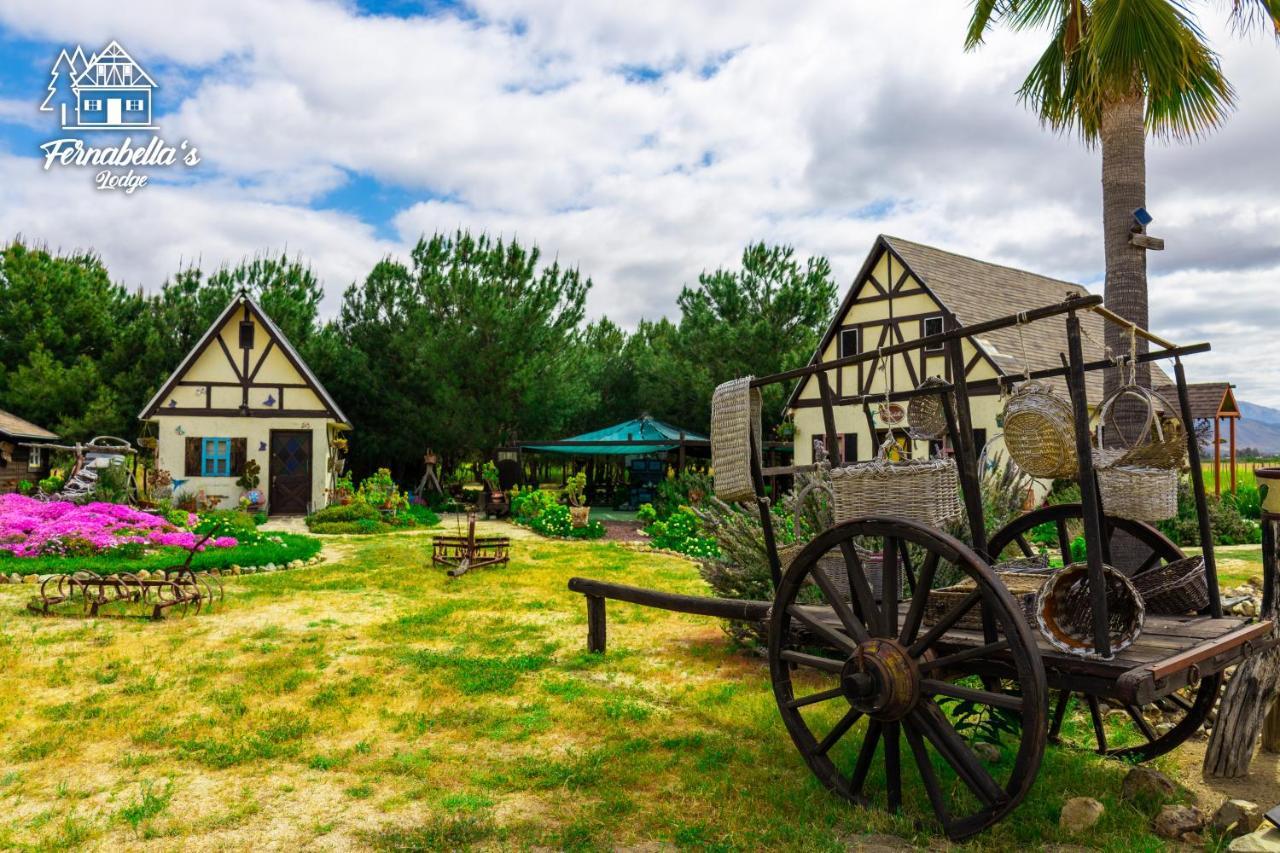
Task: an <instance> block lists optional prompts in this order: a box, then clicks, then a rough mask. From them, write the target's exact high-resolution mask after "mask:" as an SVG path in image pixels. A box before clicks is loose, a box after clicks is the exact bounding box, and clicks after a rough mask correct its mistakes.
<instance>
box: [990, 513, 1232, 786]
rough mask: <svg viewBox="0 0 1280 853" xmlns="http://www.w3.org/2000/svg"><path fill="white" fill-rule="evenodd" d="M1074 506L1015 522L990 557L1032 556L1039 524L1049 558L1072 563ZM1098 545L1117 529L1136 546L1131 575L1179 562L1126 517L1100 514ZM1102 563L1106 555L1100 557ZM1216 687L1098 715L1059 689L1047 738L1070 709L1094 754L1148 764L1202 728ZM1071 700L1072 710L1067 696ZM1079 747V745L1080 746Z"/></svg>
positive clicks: (1163, 541)
mask: <svg viewBox="0 0 1280 853" xmlns="http://www.w3.org/2000/svg"><path fill="white" fill-rule="evenodd" d="M1082 519H1083V512H1082V510H1081V508H1080V504H1060V505H1058V506H1050V507H1045V508H1044V509H1039V510H1036V511H1035V512H1031V513H1027V514H1026V515H1023V516H1020V517H1019V518H1015V519H1014V520H1013V521H1011V522H1009V524H1007V525H1005V527H1004V528H1002V529H1001V530H999V531H998V532H997V533H996V534H995V535H994V536H992V537H991V553H992V554H994V555H996V559H997V560H999V559H1001V558H1002V557H1003V558H1008V557H1010V556H1013V557H1019V556H1022V557H1030V556H1033V555H1034V554H1035V553H1036V547H1035V546H1036V544H1037V543H1036V541H1035V539H1036V538H1037V537H1036V536H1035V532H1036V529H1037V528H1041V527H1042V525H1043V526H1044V528H1043V532H1051V534H1052V535H1051V536H1049V537H1044V536H1041V537H1038V538H1041V539H1043V538H1050V539H1052V540H1053V542H1052V544H1047V548H1048V551H1049V554H1050V555H1054V554H1056V555H1057V556H1058V557H1060V558H1061V559H1062V561H1063V565H1066V564H1067V563H1070V562H1072V560H1071V540H1072V538H1073V533H1074V531H1078V530H1079V529H1080V527H1081V525H1082ZM1103 527H1104V534H1105V535H1104V536H1103V537H1102V541H1103V543H1104V547H1105V546H1106V544H1107V543H1109V542H1110V541H1111V534H1112V533H1113V532H1114V531H1116V530H1120V531H1123V532H1125V533H1127V534H1129V536H1131V537H1132V538H1133V539H1134V540H1136V541H1137V543H1138V549H1139V550H1138V552H1137V554H1138V557H1139V558H1140V559H1141V562H1140V563H1139V564H1138V568H1137V569H1135V570H1134V572H1133V574H1138V573H1140V572H1144V571H1147V570H1149V569H1153V568H1156V567H1158V566H1162V565H1164V564H1166V563H1172V562H1174V561H1176V560H1181V559H1182V558H1183V557H1184V556H1185V555H1184V554H1183V553H1182V551H1181V549H1179V548H1178V546H1177V545H1175V544H1174V543H1173V541H1172V540H1171V539H1169V538H1168V537H1167V536H1165V535H1164V534H1163V533H1161V532H1160V531H1159V530H1157V529H1156V528H1154V527H1152V526H1151V525H1150V524H1146V523H1145V522H1141V521H1133V520H1132V519H1127V518H1116V517H1114V516H1106V518H1104V519H1103ZM1104 560H1107V561H1108V562H1109V557H1106V556H1105V554H1104ZM1221 686H1222V677H1221V675H1214V676H1212V677H1209V678H1205V679H1202V680H1201V681H1200V682H1199V683H1198V684H1197V685H1196V686H1195V687H1192V688H1187V689H1186V690H1185V691H1181V692H1178V693H1173V694H1171V695H1169V696H1165V697H1163V698H1161V699H1157V700H1156V701H1155V702H1153V703H1151V704H1148V705H1116V704H1115V703H1109V704H1110V708H1109V710H1108V711H1107V712H1106V713H1104V712H1103V707H1102V703H1101V702H1100V701H1099V700H1098V698H1097V697H1095V696H1088V695H1085V694H1082V693H1081V694H1072V693H1069V692H1066V691H1061V692H1059V693H1058V695H1057V696H1056V697H1055V698H1054V705H1053V715H1052V718H1051V720H1050V723H1049V740H1050V741H1051V742H1052V743H1061V742H1062V741H1063V735H1062V730H1063V727H1064V724H1065V723H1066V722H1067V721H1068V714H1069V713H1071V712H1072V708H1073V707H1074V714H1075V716H1074V717H1072V718H1071V719H1072V720H1073V721H1077V722H1080V723H1083V724H1084V725H1085V726H1087V727H1088V728H1090V729H1092V737H1091V738H1086V739H1085V742H1086V743H1088V742H1089V741H1091V743H1089V744H1088V745H1089V746H1091V747H1092V748H1094V749H1095V751H1097V752H1098V754H1100V755H1107V756H1111V757H1113V758H1123V759H1126V760H1129V761H1150V760H1151V759H1153V758H1155V757H1156V756H1157V755H1164V754H1165V753H1166V752H1169V751H1170V750H1172V749H1175V748H1176V747H1178V746H1181V745H1182V743H1183V742H1185V741H1186V740H1187V739H1188V738H1189V737H1191V736H1192V735H1193V734H1195V733H1196V730H1197V729H1199V728H1200V727H1201V726H1202V725H1204V721H1205V720H1206V719H1208V717H1209V712H1210V711H1212V710H1213V703H1214V701H1215V700H1216V699H1217V698H1218V690H1219V688H1220V687H1221ZM1073 695H1074V696H1075V697H1076V702H1075V703H1074V706H1073V705H1072V702H1071V698H1072V696H1073ZM1081 745H1085V744H1084V743H1082V744H1081Z"/></svg>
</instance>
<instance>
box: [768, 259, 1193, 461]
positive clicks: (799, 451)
mask: <svg viewBox="0 0 1280 853" xmlns="http://www.w3.org/2000/svg"><path fill="white" fill-rule="evenodd" d="M1087 293H1088V291H1087V290H1086V289H1085V288H1084V287H1082V286H1081V285H1078V284H1072V283H1071V282H1066V281H1060V280H1058V279H1053V278H1048V277H1047V276H1042V275H1037V274H1035V273H1031V272H1026V271H1025V270H1019V269H1013V268H1012V267H1006V266H1001V265H999V264H993V263H988V262H986V261H979V260H975V259H974V258H968V257H965V256H963V255H957V254H954V253H952V252H945V251H943V250H941V249H935V248H933V247H932V246H925V245H922V244H920V243H913V242H911V241H909V240H903V239H901V238H898V237H886V236H880V237H878V238H877V239H876V242H875V245H874V246H872V249H871V253H870V254H869V255H868V256H867V260H866V262H865V264H863V267H862V269H861V271H860V272H859V273H858V275H857V277H856V278H855V279H854V281H853V284H852V285H851V286H850V288H849V291H848V293H847V294H846V296H845V298H844V300H843V302H841V304H840V307H839V309H838V310H837V312H836V316H835V319H834V320H833V321H832V323H831V325H830V327H828V329H827V331H826V333H825V334H824V335H823V336H822V340H821V343H820V344H819V346H818V349H817V352H816V353H815V354H814V357H813V359H812V360H811V362H810V363H813V361H815V360H817V359H819V358H821V360H823V361H829V360H832V359H835V358H840V357H843V356H849V355H854V354H857V353H864V352H874V351H875V350H876V349H877V348H879V347H887V346H891V345H892V344H897V343H903V342H906V341H910V340H913V339H915V338H919V337H922V336H925V335H931V334H936V333H938V332H941V331H942V330H943V328H944V324H945V323H946V318H947V317H948V316H949V315H952V316H954V317H955V318H956V320H957V321H959V322H960V323H962V324H964V325H973V324H975V323H980V322H982V321H984V320H990V319H994V318H996V317H1000V316H1007V315H1010V314H1016V313H1018V312H1020V311H1025V310H1029V309H1032V308H1037V307H1041V306H1044V305H1048V304H1051V303H1055V302H1061V301H1062V300H1063V299H1065V298H1066V297H1067V296H1071V295H1076V296H1083V295H1086V294H1087ZM1080 320H1081V323H1082V325H1083V327H1084V332H1085V338H1084V341H1083V344H1084V351H1085V357H1086V360H1097V359H1100V358H1102V357H1103V352H1104V347H1103V343H1102V341H1103V322H1104V321H1103V319H1102V318H1101V317H1100V316H1098V315H1097V314H1094V313H1093V312H1090V311H1085V312H1083V313H1082V314H1081V315H1080ZM1065 322H1066V321H1065V319H1064V318H1063V317H1055V318H1051V319H1048V320H1042V321H1039V322H1037V323H1035V324H1034V325H1030V326H1027V327H1025V328H1020V327H1012V328H1007V329H1001V330H998V331H995V332H991V333H989V334H986V335H980V336H977V337H976V338H973V339H969V338H966V339H965V340H964V343H963V356H964V358H963V360H964V363H965V376H966V377H967V379H968V380H969V381H970V382H975V381H978V380H984V379H993V378H995V377H998V376H1007V377H1014V378H1016V377H1019V376H1022V375H1023V373H1024V371H1025V370H1027V369H1029V370H1032V371H1034V370H1041V369H1047V368H1054V367H1060V366H1061V361H1060V350H1061V347H1060V346H1059V345H1058V344H1056V343H1055V344H1053V345H1050V346H1046V345H1045V342H1046V341H1054V342H1058V341H1063V340H1065V339H1066V330H1065ZM833 373H834V375H833V376H832V377H831V378H832V392H833V393H834V395H835V396H836V398H837V401H838V402H841V401H847V400H848V399H849V398H852V397H857V396H860V395H866V394H873V393H874V394H878V393H882V392H883V391H884V390H885V388H886V386H887V387H888V389H889V390H890V391H905V390H909V389H911V388H914V387H916V386H918V385H919V384H920V383H921V381H923V380H924V379H925V378H926V377H929V376H940V377H943V378H944V379H947V380H948V381H949V380H950V379H951V367H950V363H949V360H948V358H947V354H946V352H945V350H944V349H943V348H942V347H938V348H937V349H932V350H931V349H928V348H925V349H919V350H912V351H911V352H909V353H904V354H900V355H896V356H890V357H885V358H884V359H875V360H872V361H869V362H863V363H860V364H856V365H853V366H850V367H845V368H841V369H840V370H838V371H834V372H833ZM1052 381H1053V382H1056V383H1057V386H1058V390H1059V391H1060V392H1061V393H1062V394H1063V395H1064V396H1065V395H1066V386H1065V384H1064V383H1063V382H1062V381H1061V380H1052ZM1086 381H1087V383H1088V393H1089V400H1090V404H1091V405H1093V404H1096V403H1097V402H1098V401H1099V400H1100V399H1101V397H1102V381H1103V379H1102V374H1101V372H1092V373H1089V374H1088V375H1087V379H1086ZM1152 382H1153V384H1155V385H1157V386H1159V385H1164V384H1169V383H1170V380H1169V379H1168V377H1167V376H1165V375H1164V374H1163V373H1162V372H1161V371H1160V369H1159V367H1157V366H1155V365H1153V366H1152ZM971 394H972V395H973V396H972V397H971V410H972V418H973V430H974V440H975V446H976V447H983V446H985V445H987V444H988V442H990V444H991V446H990V448H989V450H990V453H991V454H992V455H993V456H994V454H996V453H999V452H1000V450H1001V447H1000V440H999V434H1000V424H999V418H1000V413H1001V411H1002V409H1003V405H1004V404H1003V400H1002V399H1001V398H1000V396H999V393H998V392H997V391H994V390H985V391H983V390H979V389H972V390H971ZM787 407H788V411H789V412H790V414H791V415H792V416H793V418H794V421H795V460H796V464H797V465H805V464H809V463H810V462H812V461H813V454H814V448H815V445H820V444H821V442H822V438H823V433H824V430H823V423H822V410H821V408H820V404H819V391H818V385H817V382H816V380H814V379H813V378H812V377H810V378H807V379H805V380H803V381H802V382H801V383H800V384H798V385H797V386H796V388H795V390H794V391H793V392H792V395H791V397H790V399H789V400H788V402H787ZM870 410H871V415H872V421H873V423H874V429H875V434H874V435H872V434H871V430H872V425H871V424H868V422H867V418H866V416H865V414H864V411H863V409H862V408H861V407H860V406H849V405H845V406H840V407H838V408H837V409H836V430H837V432H838V433H839V434H840V436H841V442H842V447H841V448H840V451H841V455H842V458H843V459H844V460H845V461H855V460H866V459H870V458H872V457H873V456H874V455H875V453H876V451H877V449H878V448H879V447H880V446H881V445H882V444H883V443H884V441H885V439H886V437H887V436H888V435H889V431H890V430H891V429H892V430H893V431H894V433H893V434H894V440H895V441H896V442H897V443H898V444H899V445H901V452H903V453H906V454H908V455H911V456H913V457H922V456H924V455H925V454H929V455H937V454H938V453H948V452H950V449H949V448H947V447H946V446H945V442H929V441H914V440H911V439H908V438H907V437H906V430H907V429H908V428H909V426H910V424H909V423H907V421H906V419H905V410H904V407H903V406H899V405H894V404H890V405H887V406H878V405H875V404H871V406H870ZM897 418H902V420H901V421H900V422H898V423H890V422H891V421H894V420H896V419H897Z"/></svg>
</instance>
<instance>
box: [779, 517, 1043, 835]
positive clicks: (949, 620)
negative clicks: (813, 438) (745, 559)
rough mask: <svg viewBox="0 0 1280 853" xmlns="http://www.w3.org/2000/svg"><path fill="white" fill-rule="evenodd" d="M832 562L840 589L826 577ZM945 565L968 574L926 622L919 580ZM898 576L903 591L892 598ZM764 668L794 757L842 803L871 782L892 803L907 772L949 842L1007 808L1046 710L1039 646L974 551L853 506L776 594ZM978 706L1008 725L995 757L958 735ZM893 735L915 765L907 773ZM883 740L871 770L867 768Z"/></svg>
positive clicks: (937, 574) (857, 797)
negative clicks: (993, 683)
mask: <svg viewBox="0 0 1280 853" xmlns="http://www.w3.org/2000/svg"><path fill="white" fill-rule="evenodd" d="M868 544H873V545H874V546H875V547H876V548H879V549H882V554H883V566H882V577H883V585H882V588H883V590H884V600H883V601H882V602H879V601H876V600H875V599H874V597H873V593H872V586H871V584H870V583H869V582H868V578H867V575H866V574H865V572H864V569H863V565H862V562H861V560H860V558H859V556H858V549H857V548H856V547H855V545H856V546H860V547H862V548H866V546H867V545H868ZM864 553H865V552H864ZM913 562H914V563H915V564H914V565H913ZM841 570H843V572H844V573H845V579H846V580H847V581H848V583H847V589H848V590H850V591H851V592H849V593H845V592H843V591H842V590H843V589H844V588H845V584H842V583H840V579H839V578H837V577H836V573H838V572H839V571H841ZM948 575H949V576H951V577H957V576H959V577H967V578H968V579H969V580H970V581H971V582H972V583H973V584H974V585H975V588H974V590H973V592H972V593H971V594H969V595H968V596H966V597H965V598H964V599H963V600H962V601H960V602H958V603H956V604H955V605H954V606H952V607H950V608H949V609H947V610H946V611H945V612H943V613H942V614H941V615H939V616H938V618H937V619H936V620H931V623H929V624H926V623H925V604H926V602H927V600H928V598H929V591H930V589H931V588H933V587H934V586H935V585H941V584H940V583H939V584H935V580H936V579H940V578H943V577H946V576H948ZM904 580H905V582H906V584H907V586H908V587H909V588H910V589H911V590H912V592H911V593H910V594H909V595H908V596H907V597H906V599H905V600H902V601H899V599H900V597H901V596H900V595H899V591H900V590H901V588H902V585H903V581H904ZM970 613H974V614H983V615H985V616H987V617H989V627H990V629H991V630H990V632H989V633H988V634H987V636H986V637H985V638H984V637H983V636H982V635H981V632H969V633H968V635H967V636H968V637H969V638H970V639H969V643H968V645H964V644H961V643H958V642H956V641H955V638H954V635H953V637H952V639H951V640H948V639H947V636H946V635H947V633H948V632H949V631H951V630H952V629H953V628H954V627H955V625H956V623H957V621H959V620H960V619H961V618H962V617H964V616H966V615H968V614H970ZM769 670H770V674H771V676H772V679H773V688H774V696H775V698H776V699H777V703H778V710H779V712H780V713H781V715H782V719H783V722H784V723H785V724H786V726H787V731H788V732H789V733H790V735H791V739H792V740H793V741H794V742H795V744H796V746H797V747H798V748H799V750H800V754H801V755H802V756H803V757H804V760H805V762H806V763H807V764H808V765H809V768H810V769H811V770H812V771H813V773H814V775H816V776H817V777H818V779H819V780H820V781H821V782H822V783H823V784H824V785H826V786H827V787H828V788H830V789H831V790H832V791H834V792H835V793H837V794H839V795H841V796H843V797H845V798H846V799H848V800H850V801H852V802H854V803H857V804H859V805H864V806H868V805H871V804H872V800H871V798H870V796H869V795H868V788H871V787H877V786H882V787H883V790H884V805H885V806H887V808H888V809H889V810H890V811H897V810H898V809H899V807H900V806H901V805H902V804H903V803H904V781H905V782H909V783H910V786H909V787H908V788H907V790H906V792H905V793H906V801H907V802H909V803H911V805H913V806H916V807H918V808H921V809H923V808H925V807H931V808H932V810H933V812H934V814H935V815H936V816H937V818H938V820H939V821H940V822H941V824H942V827H943V829H944V830H945V831H946V833H947V835H948V836H950V837H951V838H952V839H957V840H958V839H962V838H967V837H968V836H971V835H974V834H975V833H978V832H981V831H982V830H983V829H985V828H986V827H988V826H990V825H991V824H993V823H995V822H996V821H998V820H1000V819H1001V818H1002V817H1004V816H1005V815H1006V814H1008V813H1009V812H1010V811H1012V810H1013V809H1014V808H1015V807H1016V806H1017V805H1018V803H1020V802H1021V801H1022V798H1023V797H1024V796H1025V795H1026V793H1027V791H1028V790H1029V789H1030V787H1031V784H1032V782H1033V781H1034V780H1035V776H1036V772H1037V770H1038V769H1039V767H1040V759H1041V757H1042V756H1043V754H1044V747H1045V741H1046V736H1047V717H1048V709H1047V704H1046V700H1047V691H1046V688H1045V676H1044V667H1043V665H1042V663H1041V660H1040V656H1039V652H1038V651H1037V650H1036V646H1035V644H1034V642H1033V641H1032V638H1031V634H1030V631H1029V629H1028V628H1027V625H1026V623H1025V622H1024V621H1023V619H1022V618H1021V616H1019V614H1018V609H1017V606H1016V605H1015V604H1014V601H1013V598H1012V597H1011V596H1010V594H1009V592H1008V591H1007V590H1006V589H1005V588H1004V587H1003V586H1001V585H1000V584H999V583H998V582H997V581H996V580H995V578H994V576H993V574H992V572H991V570H990V569H989V568H988V567H987V566H986V565H985V564H984V563H983V562H982V560H981V558H980V557H978V556H977V554H975V553H974V552H973V551H972V550H970V549H969V548H968V546H966V545H964V544H963V543H961V542H960V541H959V540H957V539H955V538H953V537H951V536H949V535H947V534H945V533H942V532H940V531H937V530H933V529H930V528H928V527H924V526H922V525H919V524H916V523H914V522H909V521H904V520H901V519H892V518H865V519H855V520H853V521H849V522H845V523H843V524H840V525H837V526H835V527H833V528H830V529H828V530H827V531H825V532H824V533H822V534H821V535H819V536H818V537H817V538H816V539H814V540H813V541H812V542H810V543H809V544H808V545H807V546H806V547H805V548H804V550H803V551H801V553H800V554H799V555H798V556H797V557H796V558H795V560H794V561H793V562H792V564H791V567H790V568H789V569H788V570H787V573H786V575H785V576H784V577H783V579H782V583H781V585H780V586H779V588H778V593H777V595H776V597H775V598H774V604H773V614H772V617H771V621H770V625H769ZM975 673H982V674H984V675H986V676H988V678H997V679H1008V680H1010V682H1012V683H1013V684H1014V687H1015V689H1016V690H1017V691H1018V692H1017V693H1007V692H1002V691H991V690H987V689H984V688H983V682H982V681H981V680H979V679H978V678H977V677H971V676H973V675H974V674H975ZM957 680H959V681H963V682H964V683H956V682H957ZM944 708H950V709H952V713H949V712H948V711H947V710H944ZM953 714H954V718H953ZM864 717H865V718H866V719H865V724H864V725H859V723H862V722H864V721H863V718H864ZM984 718H985V719H987V720H999V721H1002V722H1004V725H1002V726H999V727H997V728H995V729H994V730H995V731H1003V732H1005V733H1006V734H1005V735H1004V741H1003V742H1002V743H1001V744H1000V746H999V747H998V748H997V750H996V751H997V752H998V753H999V755H998V758H997V757H995V756H993V755H992V750H986V751H985V752H984V753H982V754H981V755H980V751H979V750H976V749H975V748H974V746H975V744H974V743H973V742H972V740H971V739H970V738H971V737H972V736H973V735H974V734H976V733H977V731H978V729H977V728H975V727H974V726H973V725H972V723H973V721H974V720H980V719H984ZM962 732H964V733H962ZM903 737H905V738H906V741H907V746H908V748H909V750H910V754H911V760H912V762H913V763H914V770H913V769H912V768H910V767H907V768H906V772H904V766H903V762H902V757H901V751H902V748H901V738H903ZM881 747H883V749H882V752H883V754H884V758H883V768H884V772H883V777H882V779H881V778H878V777H879V774H876V777H872V774H871V771H872V764H873V762H874V760H875V754H876V752H877V749H880V748H881ZM869 779H871V780H872V781H871V783H870V784H868V782H869ZM921 794H923V795H924V797H927V800H925V799H922V797H921ZM926 803H927V805H926Z"/></svg>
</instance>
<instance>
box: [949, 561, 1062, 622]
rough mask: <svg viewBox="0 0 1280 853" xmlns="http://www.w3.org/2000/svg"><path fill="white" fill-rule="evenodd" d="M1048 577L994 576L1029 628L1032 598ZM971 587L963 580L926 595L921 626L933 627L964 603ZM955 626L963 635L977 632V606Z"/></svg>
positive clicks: (970, 582) (979, 615) (979, 613)
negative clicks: (963, 632) (1006, 591)
mask: <svg viewBox="0 0 1280 853" xmlns="http://www.w3.org/2000/svg"><path fill="white" fill-rule="evenodd" d="M1049 577H1050V575H1048V574H1044V573H1022V572H997V573H996V578H997V579H998V580H999V581H1000V582H1001V583H1002V584H1004V586H1005V588H1006V589H1008V590H1009V592H1010V594H1012V595H1013V599H1014V601H1016V602H1017V603H1018V609H1019V611H1020V612H1021V614H1022V616H1023V618H1025V619H1026V620H1027V624H1028V625H1032V626H1034V625H1035V624H1036V595H1037V593H1039V592H1040V587H1042V586H1044V583H1045V581H1047V580H1048V579H1049ZM975 587H976V584H975V583H974V581H973V580H972V579H971V578H965V579H964V580H962V581H960V582H959V583H957V584H953V585H952V586H944V587H941V588H940V589H935V590H933V591H932V592H930V593H929V600H928V601H926V602H925V605H924V623H925V624H926V625H933V624H935V623H937V621H938V620H939V619H941V618H942V617H943V616H945V615H946V613H947V611H949V610H950V609H951V608H952V607H955V606H956V605H957V604H959V603H960V602H961V601H964V599H965V598H966V597H967V596H968V595H970V594H971V593H972V592H973V590H974V589H975ZM955 626H956V627H957V628H960V629H962V630H967V631H981V630H982V608H981V607H980V606H974V607H971V608H969V610H968V612H966V613H965V614H964V615H963V616H961V617H960V618H959V619H958V620H957V621H956V625H955Z"/></svg>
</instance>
